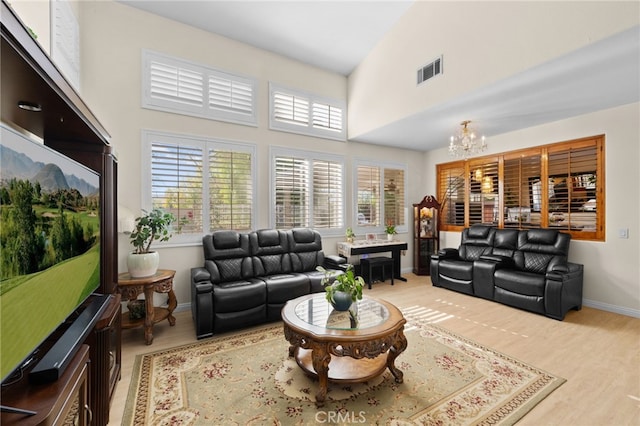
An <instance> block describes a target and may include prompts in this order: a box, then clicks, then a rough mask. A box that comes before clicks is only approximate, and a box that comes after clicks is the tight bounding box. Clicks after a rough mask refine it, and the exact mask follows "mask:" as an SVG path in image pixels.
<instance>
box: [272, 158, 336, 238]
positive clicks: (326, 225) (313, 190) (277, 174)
mask: <svg viewBox="0 0 640 426" xmlns="http://www.w3.org/2000/svg"><path fill="white" fill-rule="evenodd" d="M271 157H272V167H273V169H272V171H273V173H272V175H273V185H272V189H271V190H272V200H273V204H272V206H273V210H272V214H273V220H272V222H273V224H274V226H275V227H276V228H282V229H288V228H294V227H313V228H316V229H318V230H319V231H320V232H324V233H330V232H331V231H336V233H342V229H343V227H344V177H343V170H344V163H343V160H342V159H340V158H337V157H332V156H326V155H322V154H318V153H310V152H303V151H299V152H292V151H291V150H284V149H280V148H274V149H272V153H271Z"/></svg>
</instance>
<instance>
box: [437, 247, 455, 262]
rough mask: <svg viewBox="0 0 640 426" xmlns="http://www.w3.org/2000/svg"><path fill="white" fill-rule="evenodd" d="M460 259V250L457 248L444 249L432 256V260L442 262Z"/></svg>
mask: <svg viewBox="0 0 640 426" xmlns="http://www.w3.org/2000/svg"><path fill="white" fill-rule="evenodd" d="M459 257H460V253H459V252H458V249H455V248H443V249H440V250H438V253H437V254H432V255H431V258H432V259H434V260H442V259H458V258H459Z"/></svg>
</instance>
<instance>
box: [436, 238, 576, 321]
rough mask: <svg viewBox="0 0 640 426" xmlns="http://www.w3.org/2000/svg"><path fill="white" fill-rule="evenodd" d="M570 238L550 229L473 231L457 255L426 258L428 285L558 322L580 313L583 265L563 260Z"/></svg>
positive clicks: (448, 251) (444, 252)
mask: <svg viewBox="0 0 640 426" xmlns="http://www.w3.org/2000/svg"><path fill="white" fill-rule="evenodd" d="M570 241H571V235H569V234H566V233H563V232H559V231H557V230H554V229H529V230H517V229H496V228H494V227H489V226H484V225H473V226H471V227H470V228H465V229H464V230H463V232H462V240H461V244H460V247H459V248H458V249H453V248H446V249H443V250H440V251H439V252H438V254H434V255H432V256H431V281H432V283H433V285H434V286H436V287H444V288H448V289H450V290H455V291H458V292H461V293H467V294H471V295H474V296H478V297H482V298H485V299H489V300H493V301H496V302H500V303H503V304H505V305H509V306H514V307H517V308H521V309H525V310H528V311H531V312H536V313H539V314H543V315H546V316H548V317H551V318H554V319H557V320H563V319H564V317H565V315H566V313H567V312H568V311H569V310H571V309H575V310H580V309H581V308H582V280H583V269H584V267H583V265H580V264H577V263H571V262H569V261H568V260H567V257H568V254H569V243H570Z"/></svg>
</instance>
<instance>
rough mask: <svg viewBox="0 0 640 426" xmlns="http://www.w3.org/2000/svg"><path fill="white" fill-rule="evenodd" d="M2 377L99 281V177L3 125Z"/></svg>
mask: <svg viewBox="0 0 640 426" xmlns="http://www.w3.org/2000/svg"><path fill="white" fill-rule="evenodd" d="M0 131H1V134H0V213H1V215H0V221H1V223H0V364H1V367H0V380H1V381H2V382H3V384H8V383H11V382H12V380H14V378H19V376H20V374H21V368H22V366H23V365H24V363H25V360H29V359H30V358H31V354H32V353H33V352H34V351H35V350H36V349H37V348H38V347H39V346H40V345H41V344H42V343H43V342H44V341H45V340H46V339H47V337H48V336H50V335H51V334H52V333H53V332H54V331H55V330H56V329H57V328H58V327H59V326H60V325H61V324H62V323H63V322H65V320H66V319H67V318H69V317H70V316H72V314H73V313H74V311H76V310H77V309H78V307H79V306H80V305H81V304H82V303H83V302H84V301H85V300H86V298H87V297H88V296H90V295H91V294H92V293H93V292H94V291H95V290H96V289H97V288H98V287H99V285H100V176H99V174H97V173H95V172H94V171H92V170H90V169H88V168H86V167H84V166H83V165H81V164H79V163H77V162H75V161H73V160H72V159H70V158H68V157H66V156H64V155H62V154H61V153H59V152H57V151H55V150H53V149H50V148H48V147H47V146H45V145H44V144H43V143H40V142H38V141H37V140H36V138H35V137H32V136H31V135H27V134H26V133H22V132H19V131H17V130H16V129H13V128H11V127H9V126H7V125H6V124H4V123H0Z"/></svg>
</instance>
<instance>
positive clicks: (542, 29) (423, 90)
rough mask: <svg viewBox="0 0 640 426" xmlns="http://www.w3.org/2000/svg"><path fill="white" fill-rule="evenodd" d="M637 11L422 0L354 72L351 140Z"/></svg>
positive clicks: (603, 33)
mask: <svg viewBox="0 0 640 426" xmlns="http://www.w3.org/2000/svg"><path fill="white" fill-rule="evenodd" d="M639 16H640V3H638V2H613V1H600V2H597V1H595V2H586V1H576V2H573V1H572V2H558V1H556V2H549V1H545V2H542V1H534V2H531V1H530V2H526V1H517V2H516V1H512V2H508V1H498V2H488V1H477V2H468V1H467V2H462V1H445V2H435V1H416V2H415V3H414V4H413V5H412V6H411V7H410V8H409V9H408V11H407V13H406V14H405V15H403V16H402V17H401V18H400V19H399V20H398V21H397V22H396V24H395V25H394V27H393V28H392V30H391V31H389V33H388V34H387V35H386V36H385V37H384V39H383V40H382V41H381V42H380V43H379V44H378V45H377V46H376V47H375V48H374V49H373V50H372V51H371V52H370V53H369V55H368V56H367V57H366V58H365V60H364V61H363V62H362V63H361V64H360V65H358V67H357V68H356V69H355V70H354V72H353V73H352V74H351V75H350V77H349V102H348V109H349V127H348V129H349V137H350V138H357V137H358V136H360V135H363V134H366V133H368V132H369V131H372V130H375V129H376V128H378V127H381V126H383V125H386V124H389V123H393V122H395V121H397V120H399V119H403V118H406V117H409V116H411V115H413V114H416V113H419V112H421V111H424V110H426V109H428V108H430V107H433V106H434V105H438V104H441V103H443V102H445V101H451V100H452V99H454V98H456V97H458V96H461V95H464V94H466V93H469V92H471V91H473V90H476V89H479V88H481V87H484V86H487V85H489V84H492V83H495V82H496V81H499V80H501V79H504V78H506V77H510V76H512V75H514V74H516V73H519V72H522V71H525V70H527V69H530V68H532V67H533V66H536V65H539V64H541V63H543V62H545V61H548V60H551V59H553V58H556V57H559V56H561V55H563V54H566V53H568V52H571V51H574V50H576V49H578V48H580V47H583V46H585V45H587V44H589V43H592V42H594V41H596V40H600V39H604V38H606V37H607V36H611V35H613V34H616V33H619V32H621V31H622V30H624V29H627V28H631V27H632V26H634V25H638V22H639ZM440 55H443V67H442V68H443V73H442V75H440V76H438V77H437V78H434V79H432V80H430V81H429V83H428V84H424V85H421V86H419V87H418V86H417V85H416V71H417V70H418V68H421V67H422V66H424V65H426V64H427V63H429V62H431V61H432V60H434V59H436V58H437V57H439V56H440ZM381 100H384V101H383V102H381Z"/></svg>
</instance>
